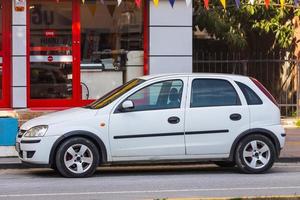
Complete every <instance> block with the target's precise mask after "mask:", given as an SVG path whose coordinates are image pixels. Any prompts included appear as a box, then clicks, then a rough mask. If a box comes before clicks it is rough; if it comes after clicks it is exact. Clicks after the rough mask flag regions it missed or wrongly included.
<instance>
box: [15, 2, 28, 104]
mask: <svg viewBox="0 0 300 200" xmlns="http://www.w3.org/2000/svg"><path fill="white" fill-rule="evenodd" d="M12 1H13V4H12V107H13V108H26V107H27V92H26V86H27V81H26V74H27V70H26V67H27V62H26V52H27V51H26V39H27V37H26V12H27V10H26V9H25V11H22V12H16V11H15V9H14V0H12Z"/></svg>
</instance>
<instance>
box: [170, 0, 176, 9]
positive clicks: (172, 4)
mask: <svg viewBox="0 0 300 200" xmlns="http://www.w3.org/2000/svg"><path fill="white" fill-rule="evenodd" d="M169 1H170V4H171V6H172V8H173V6H174V3H175V0H169Z"/></svg>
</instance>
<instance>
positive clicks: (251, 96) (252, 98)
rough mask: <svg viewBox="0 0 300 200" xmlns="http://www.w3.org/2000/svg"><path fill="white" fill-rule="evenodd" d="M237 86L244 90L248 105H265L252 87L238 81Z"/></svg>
mask: <svg viewBox="0 0 300 200" xmlns="http://www.w3.org/2000/svg"><path fill="white" fill-rule="evenodd" d="M236 84H237V85H238V86H239V88H240V89H241V90H242V92H243V94H244V96H245V98H246V101H247V104H248V105H261V104H263V102H262V100H261V99H260V98H259V96H258V95H257V94H256V93H255V92H254V91H253V90H252V89H251V88H250V87H248V86H247V85H245V84H244V83H241V82H237V81H236Z"/></svg>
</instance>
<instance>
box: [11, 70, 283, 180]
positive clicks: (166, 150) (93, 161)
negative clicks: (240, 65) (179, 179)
mask: <svg viewBox="0 0 300 200" xmlns="http://www.w3.org/2000/svg"><path fill="white" fill-rule="evenodd" d="M285 136H286V134H285V131H284V129H283V127H282V126H281V125H280V110H279V108H278V105H277V103H276V101H275V100H274V98H273V97H272V96H271V95H270V93H269V92H268V91H267V90H266V89H265V88H264V87H263V86H262V84H261V83H259V82H258V81H257V80H255V79H252V78H249V77H246V76H238V75H225V74H204V73H203V74H164V75H153V76H144V77H141V78H138V79H133V80H131V81H130V82H128V83H126V84H124V85H122V86H120V87H118V88H116V89H115V90H113V91H111V92H110V93H108V94H106V95H105V96H103V97H102V98H100V99H98V100H96V101H95V102H93V103H92V104H90V105H88V106H86V107H82V108H73V109H69V110H65V111H60V112H56V113H52V114H48V115H45V116H42V117H38V118H35V119H32V120H30V121H28V122H26V123H25V124H24V125H23V126H22V127H21V128H20V131H19V134H18V136H17V138H16V149H17V151H18V152H19V157H20V159H21V160H22V161H23V162H25V163H31V164H37V165H45V166H48V167H52V168H54V169H57V171H58V172H59V173H60V174H61V175H63V176H65V177H86V176H90V175H92V174H93V173H94V172H95V170H96V168H97V166H99V165H102V164H113V163H119V162H129V161H130V162H131V163H132V162H141V161H142V162H148V163H152V162H154V161H170V160H172V161H174V160H177V161H186V160H199V161H200V160H201V161H213V162H215V163H216V164H218V165H219V166H235V165H237V166H238V168H240V169H241V170H242V171H243V172H246V173H262V172H265V171H267V170H268V169H270V168H271V167H272V165H273V163H274V161H275V160H276V158H278V156H279V154H280V151H281V149H282V148H283V146H284V142H285Z"/></svg>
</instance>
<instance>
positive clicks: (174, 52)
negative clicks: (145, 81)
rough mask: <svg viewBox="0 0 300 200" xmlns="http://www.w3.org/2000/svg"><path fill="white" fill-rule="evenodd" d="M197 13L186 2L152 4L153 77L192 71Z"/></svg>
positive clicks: (150, 61)
mask: <svg viewBox="0 0 300 200" xmlns="http://www.w3.org/2000/svg"><path fill="white" fill-rule="evenodd" d="M192 14H193V10H192V5H190V6H189V7H187V6H186V3H185V1H184V0H177V1H175V4H174V7H173V8H172V6H171V5H170V3H169V1H167V0H162V1H160V2H159V5H158V7H155V6H154V4H153V2H152V1H150V19H149V40H150V47H149V65H150V67H149V69H150V74H158V73H170V72H192V70H193V66H192V51H193V32H192V24H193V17H192Z"/></svg>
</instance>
